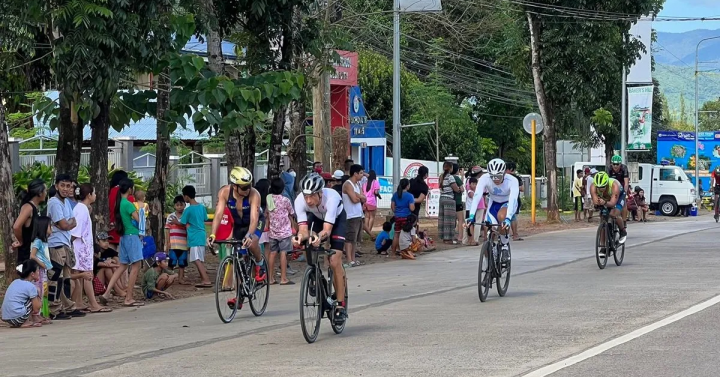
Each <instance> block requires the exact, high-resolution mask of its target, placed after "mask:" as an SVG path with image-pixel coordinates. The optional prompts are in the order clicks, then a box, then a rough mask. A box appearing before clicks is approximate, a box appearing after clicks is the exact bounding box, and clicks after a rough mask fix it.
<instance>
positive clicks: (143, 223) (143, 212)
mask: <svg viewBox="0 0 720 377" xmlns="http://www.w3.org/2000/svg"><path fill="white" fill-rule="evenodd" d="M134 204H135V208H136V209H137V212H138V221H137V227H138V231H139V232H140V235H141V236H144V235H145V231H146V230H147V216H148V215H149V214H150V206H148V204H147V203H145V191H143V190H136V191H135V203H134Z"/></svg>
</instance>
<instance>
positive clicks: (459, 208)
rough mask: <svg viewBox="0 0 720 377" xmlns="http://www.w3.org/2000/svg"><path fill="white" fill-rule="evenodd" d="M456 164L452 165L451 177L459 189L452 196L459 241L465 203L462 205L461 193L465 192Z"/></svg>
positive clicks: (463, 222) (463, 220) (456, 232)
mask: <svg viewBox="0 0 720 377" xmlns="http://www.w3.org/2000/svg"><path fill="white" fill-rule="evenodd" d="M459 169H460V167H459V166H458V164H453V170H452V175H453V178H454V179H455V184H456V185H457V187H458V188H459V189H460V190H459V191H456V192H455V193H454V194H453V197H454V198H455V224H456V225H455V234H457V240H458V241H460V240H461V239H462V238H461V237H460V235H461V234H463V227H464V224H465V203H463V199H462V193H463V191H465V189H464V188H463V181H462V178H461V177H462V175H461V174H462V173H461V172H460V170H459Z"/></svg>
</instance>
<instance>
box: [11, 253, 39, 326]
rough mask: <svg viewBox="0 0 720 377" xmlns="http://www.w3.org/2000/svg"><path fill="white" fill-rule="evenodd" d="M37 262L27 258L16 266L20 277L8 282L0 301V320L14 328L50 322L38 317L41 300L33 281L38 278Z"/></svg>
mask: <svg viewBox="0 0 720 377" xmlns="http://www.w3.org/2000/svg"><path fill="white" fill-rule="evenodd" d="M38 268H39V266H38V263H37V262H36V261H35V260H34V259H28V260H26V261H25V262H23V263H22V264H21V265H19V266H18V267H17V271H18V273H19V275H20V279H15V280H13V282H12V283H10V286H9V287H8V289H7V291H6V292H5V298H4V299H3V303H2V320H3V322H6V323H7V324H9V325H10V327H15V328H27V327H40V326H42V325H43V323H45V324H48V323H50V321H49V320H45V321H44V320H43V319H42V318H41V317H40V307H41V306H42V300H41V299H40V294H39V293H38V290H37V287H35V284H33V282H35V281H37V280H38V278H39V273H38Z"/></svg>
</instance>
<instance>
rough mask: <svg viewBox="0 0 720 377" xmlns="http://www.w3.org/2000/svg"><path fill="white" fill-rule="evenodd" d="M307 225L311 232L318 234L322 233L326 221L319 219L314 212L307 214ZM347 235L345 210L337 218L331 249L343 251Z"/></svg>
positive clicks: (331, 236) (331, 239)
mask: <svg viewBox="0 0 720 377" xmlns="http://www.w3.org/2000/svg"><path fill="white" fill-rule="evenodd" d="M307 220H308V221H307V225H308V227H310V230H311V231H313V232H315V233H316V234H317V233H320V232H322V230H323V227H324V226H325V220H323V219H319V218H317V217H316V216H315V215H314V214H313V213H312V212H308V213H307ZM346 233H347V215H346V214H345V210H344V209H343V210H342V211H341V212H340V213H339V214H338V215H337V217H336V218H335V224H333V228H332V231H330V249H332V250H336V251H341V252H342V250H343V248H344V247H345V234H346Z"/></svg>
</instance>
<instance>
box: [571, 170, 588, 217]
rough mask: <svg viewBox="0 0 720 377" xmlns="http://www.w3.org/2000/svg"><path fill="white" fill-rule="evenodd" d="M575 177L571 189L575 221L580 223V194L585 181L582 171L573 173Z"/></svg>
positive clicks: (581, 205) (581, 195) (581, 208)
mask: <svg viewBox="0 0 720 377" xmlns="http://www.w3.org/2000/svg"><path fill="white" fill-rule="evenodd" d="M575 174H576V176H575V179H574V180H573V187H572V196H573V204H574V207H575V221H577V222H580V213H581V212H582V210H583V194H582V188H583V182H584V181H585V179H584V177H583V171H582V170H581V169H578V170H577V171H576V172H575Z"/></svg>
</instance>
